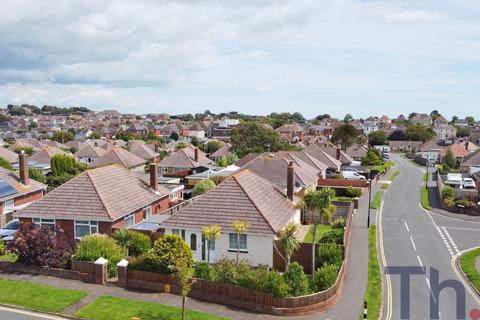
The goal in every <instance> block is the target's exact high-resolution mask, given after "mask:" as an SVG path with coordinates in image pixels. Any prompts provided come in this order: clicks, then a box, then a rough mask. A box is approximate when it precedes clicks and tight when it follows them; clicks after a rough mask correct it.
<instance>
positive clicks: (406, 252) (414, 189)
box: [378, 154, 480, 320]
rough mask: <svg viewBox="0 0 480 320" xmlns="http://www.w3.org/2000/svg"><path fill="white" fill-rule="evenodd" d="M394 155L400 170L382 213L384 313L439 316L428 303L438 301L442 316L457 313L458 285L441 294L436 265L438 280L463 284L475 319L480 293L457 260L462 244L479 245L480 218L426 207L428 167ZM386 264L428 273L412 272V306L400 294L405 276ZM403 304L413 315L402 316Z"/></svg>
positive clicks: (454, 316)
mask: <svg viewBox="0 0 480 320" xmlns="http://www.w3.org/2000/svg"><path fill="white" fill-rule="evenodd" d="M392 160H393V161H394V162H395V163H396V167H395V170H400V172H401V173H400V175H399V176H398V177H397V178H396V179H395V181H394V182H393V183H392V184H391V185H390V187H389V188H388V189H387V192H386V193H385V196H384V203H383V206H382V210H381V211H380V212H379V219H378V223H379V226H378V228H379V243H378V244H379V249H380V250H379V251H380V263H381V266H382V269H383V277H384V281H383V283H384V290H383V291H384V303H383V312H382V314H383V317H382V319H388V320H389V319H435V314H432V315H431V314H430V310H429V308H430V305H431V304H432V305H434V304H435V303H437V302H438V304H439V309H440V313H439V319H457V314H456V304H455V301H456V294H455V291H454V290H453V289H446V290H443V291H441V294H440V296H439V297H437V296H436V295H434V294H433V291H432V290H431V288H432V287H435V283H434V281H435V278H434V276H435V274H434V273H432V271H435V270H432V268H434V269H436V270H438V272H439V282H442V281H444V280H455V281H457V282H456V283H459V284H461V285H463V287H464V288H465V292H466V295H465V299H466V318H467V319H470V318H469V317H468V314H469V312H470V310H471V309H472V308H478V307H479V305H480V299H479V297H478V296H477V295H476V294H475V293H474V292H473V291H472V290H471V288H470V287H469V285H468V284H467V283H466V282H465V279H464V278H463V277H462V276H461V274H460V272H459V270H458V269H457V268H456V267H455V263H454V262H455V259H456V257H458V256H459V254H460V253H461V251H462V250H466V249H469V248H472V247H476V246H479V245H480V223H479V222H477V221H466V220H462V219H460V218H461V217H460V216H450V215H443V214H439V213H438V212H430V211H427V210H424V209H423V208H422V207H421V205H420V186H421V185H422V184H423V183H424V182H423V173H424V170H422V169H421V168H419V167H416V166H414V165H412V164H411V163H409V162H408V161H407V160H405V159H403V158H401V157H400V156H399V155H396V154H392ZM430 186H433V182H430ZM387 266H388V267H413V268H418V270H417V271H419V270H420V272H422V273H423V274H418V275H411V276H410V294H409V297H410V306H409V308H407V306H408V304H407V295H403V297H402V298H401V283H400V276H399V275H398V274H390V275H387V274H385V271H386V270H385V267H387ZM403 270H406V269H403ZM402 307H403V308H404V310H408V311H409V315H407V314H404V315H403V317H402V316H401V309H402Z"/></svg>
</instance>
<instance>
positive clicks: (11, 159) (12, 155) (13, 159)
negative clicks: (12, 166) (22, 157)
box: [0, 147, 18, 163]
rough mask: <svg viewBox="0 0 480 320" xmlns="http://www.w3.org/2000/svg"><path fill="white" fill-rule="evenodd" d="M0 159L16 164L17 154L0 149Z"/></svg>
mask: <svg viewBox="0 0 480 320" xmlns="http://www.w3.org/2000/svg"><path fill="white" fill-rule="evenodd" d="M0 157H2V158H3V159H5V160H7V161H8V162H10V163H17V162H18V154H17V153H15V152H13V151H11V150H9V149H7V148H4V147H0Z"/></svg>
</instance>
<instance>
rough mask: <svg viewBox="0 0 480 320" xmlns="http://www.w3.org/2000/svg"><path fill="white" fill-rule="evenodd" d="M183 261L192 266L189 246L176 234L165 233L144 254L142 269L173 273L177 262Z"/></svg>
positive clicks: (175, 270)
mask: <svg viewBox="0 0 480 320" xmlns="http://www.w3.org/2000/svg"><path fill="white" fill-rule="evenodd" d="M179 261H185V263H186V264H187V266H189V267H193V264H194V261H193V255H192V250H191V249H190V246H189V245H188V244H187V243H186V242H185V241H184V240H183V239H182V238H180V237H179V236H177V235H165V236H163V237H161V238H160V239H158V240H157V241H155V243H154V244H153V248H152V249H150V250H149V251H148V252H147V253H146V255H145V256H144V261H143V269H144V270H147V271H154V272H160V273H166V274H175V273H176V272H177V270H178V267H179V266H178V264H177V263H178V262H179Z"/></svg>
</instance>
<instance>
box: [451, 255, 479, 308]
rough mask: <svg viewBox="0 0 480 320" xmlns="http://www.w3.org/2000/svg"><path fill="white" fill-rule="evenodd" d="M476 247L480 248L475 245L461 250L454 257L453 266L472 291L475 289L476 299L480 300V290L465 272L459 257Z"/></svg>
mask: <svg viewBox="0 0 480 320" xmlns="http://www.w3.org/2000/svg"><path fill="white" fill-rule="evenodd" d="M476 249H480V246H478V247H473V248H469V249H466V250H462V251H460V252H459V253H457V254H456V255H455V256H454V257H453V259H452V266H453V268H454V269H455V271H456V272H457V273H458V274H460V275H461V277H462V278H463V281H464V282H465V283H467V285H468V286H469V288H470V289H471V291H473V292H474V293H475V294H476V297H475V298H476V300H477V302H479V301H480V291H479V290H478V289H477V288H476V287H475V286H474V285H473V283H472V282H471V281H470V279H468V277H467V275H466V274H465V272H464V271H463V269H462V267H461V266H460V262H459V258H460V257H461V256H462V255H464V254H465V253H467V252H470V251H473V250H476Z"/></svg>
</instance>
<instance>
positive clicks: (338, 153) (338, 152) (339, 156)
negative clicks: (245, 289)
mask: <svg viewBox="0 0 480 320" xmlns="http://www.w3.org/2000/svg"><path fill="white" fill-rule="evenodd" d="M340 158H341V153H340V148H339V147H337V160H340Z"/></svg>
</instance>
